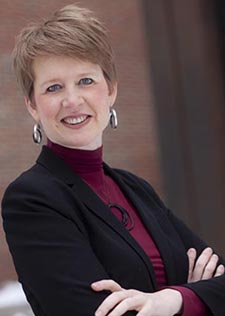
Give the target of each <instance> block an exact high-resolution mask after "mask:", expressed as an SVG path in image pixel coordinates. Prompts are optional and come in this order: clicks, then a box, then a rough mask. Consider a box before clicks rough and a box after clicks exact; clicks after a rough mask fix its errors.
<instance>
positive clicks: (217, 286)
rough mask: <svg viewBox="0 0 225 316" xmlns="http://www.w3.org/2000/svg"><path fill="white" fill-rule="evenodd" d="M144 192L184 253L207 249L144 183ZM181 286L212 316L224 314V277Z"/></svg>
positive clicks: (198, 253) (224, 262)
mask: <svg viewBox="0 0 225 316" xmlns="http://www.w3.org/2000/svg"><path fill="white" fill-rule="evenodd" d="M142 184H143V186H144V188H145V190H146V192H147V191H148V193H149V194H150V195H151V197H152V198H153V199H154V200H155V203H156V204H157V205H158V206H159V207H160V209H161V210H164V212H166V216H167V218H168V219H169V222H170V224H172V226H173V228H174V229H175V231H176V232H177V234H178V235H179V238H180V240H181V241H182V243H183V245H184V247H185V249H186V251H187V250H188V249H189V248H191V247H194V248H195V249H196V250H197V256H199V255H200V254H201V252H202V251H203V250H204V249H205V248H206V247H209V245H207V244H206V243H205V242H204V241H203V240H202V239H200V238H199V237H198V236H197V235H196V234H195V233H194V232H192V231H191V230H190V229H189V228H188V227H187V226H186V225H185V224H184V223H183V222H182V221H181V220H180V219H179V218H178V217H176V216H175V215H174V214H173V212H172V211H171V210H169V209H167V208H166V206H165V205H164V203H163V202H162V201H161V199H160V198H159V196H158V195H157V193H156V192H155V191H154V189H153V188H152V187H151V185H149V184H148V183H147V182H146V181H144V182H142ZM217 255H218V256H219V261H218V265H219V264H221V263H222V264H223V265H225V261H224V259H223V258H222V257H221V256H220V255H219V254H217ZM178 269H179V267H178ZM182 286H184V287H187V288H189V289H190V290H192V291H193V292H194V293H195V294H196V295H197V296H198V297H199V298H200V299H201V300H202V302H203V303H204V304H205V305H206V306H207V307H208V309H209V310H210V311H211V313H212V315H214V316H223V315H224V313H225V275H222V276H218V277H214V278H211V279H208V280H201V281H198V282H193V283H185V284H182Z"/></svg>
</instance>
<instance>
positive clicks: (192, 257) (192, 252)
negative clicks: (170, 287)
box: [187, 248, 197, 282]
mask: <svg viewBox="0 0 225 316" xmlns="http://www.w3.org/2000/svg"><path fill="white" fill-rule="evenodd" d="M187 255H188V262H189V270H188V282H191V280H192V274H193V270H194V265H195V259H196V256H197V252H196V250H195V249H194V248H190V249H189V250H188V252H187Z"/></svg>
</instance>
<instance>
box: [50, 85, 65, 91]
mask: <svg viewBox="0 0 225 316" xmlns="http://www.w3.org/2000/svg"><path fill="white" fill-rule="evenodd" d="M61 88H62V87H61V85H60V84H53V85H52V86H50V87H48V88H47V92H55V91H57V90H60V89H61Z"/></svg>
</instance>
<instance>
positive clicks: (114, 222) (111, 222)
mask: <svg viewBox="0 0 225 316" xmlns="http://www.w3.org/2000/svg"><path fill="white" fill-rule="evenodd" d="M37 163H38V164H41V165H42V166H43V167H45V168H46V169H48V170H49V171H50V172H51V173H52V174H53V175H55V176H57V177H58V178H60V179H61V180H62V181H64V182H65V183H67V184H68V185H70V186H71V188H72V190H73V191H74V193H75V194H76V197H78V198H79V199H80V200H81V201H82V203H83V204H84V205H86V207H87V208H88V209H89V210H90V211H91V212H92V213H94V214H95V215H96V216H97V217H98V218H100V219H101V220H102V221H103V222H104V223H105V224H106V225H108V226H110V227H111V229H113V230H114V231H115V232H116V233H117V234H118V235H119V236H120V237H121V238H123V239H124V240H125V241H126V242H127V243H128V244H129V246H130V247H132V248H133V250H134V251H135V252H136V253H137V254H138V255H139V257H140V258H141V259H142V261H143V263H144V265H145V267H146V269H147V270H148V275H149V280H148V282H149V285H150V288H153V289H154V290H156V289H157V284H156V279H155V274H154V269H153V266H152V264H151V262H150V260H149V258H148V256H147V255H146V253H145V252H144V251H143V250H142V248H141V247H140V246H139V244H138V243H137V242H136V240H135V239H134V238H133V237H132V236H131V235H130V233H129V232H128V231H127V230H126V229H125V228H124V227H123V225H122V224H121V223H120V222H119V221H118V219H117V218H116V217H115V216H114V215H113V214H112V212H111V211H110V210H109V208H108V207H107V205H105V204H104V203H103V201H102V200H101V199H100V198H99V197H98V196H97V194H95V192H93V190H92V189H91V188H90V187H89V186H88V185H87V184H86V183H85V182H84V181H83V180H82V179H81V178H80V177H79V176H78V175H77V174H75V173H74V171H73V170H72V169H71V168H70V166H69V165H67V164H66V163H65V162H64V161H63V160H62V159H61V158H60V157H58V156H57V155H56V154H55V153H54V152H52V150H51V149H49V148H48V147H46V146H43V149H42V152H41V154H40V156H39V158H38V159H37ZM135 206H136V205H135Z"/></svg>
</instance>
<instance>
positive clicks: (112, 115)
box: [109, 109, 118, 129]
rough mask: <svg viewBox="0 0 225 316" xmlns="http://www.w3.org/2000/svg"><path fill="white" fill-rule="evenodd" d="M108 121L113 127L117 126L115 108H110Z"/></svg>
mask: <svg viewBox="0 0 225 316" xmlns="http://www.w3.org/2000/svg"><path fill="white" fill-rule="evenodd" d="M109 122H110V126H111V127H112V128H113V129H116V128H117V126H118V119H117V114H116V110H114V109H111V110H110V119H109Z"/></svg>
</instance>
